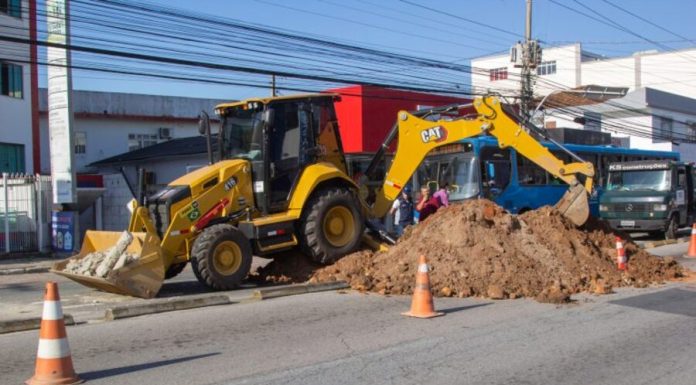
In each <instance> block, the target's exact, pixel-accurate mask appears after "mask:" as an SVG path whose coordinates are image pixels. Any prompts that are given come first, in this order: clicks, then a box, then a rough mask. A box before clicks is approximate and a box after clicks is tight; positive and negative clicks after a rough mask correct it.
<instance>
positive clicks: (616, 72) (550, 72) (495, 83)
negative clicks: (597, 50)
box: [471, 44, 696, 161]
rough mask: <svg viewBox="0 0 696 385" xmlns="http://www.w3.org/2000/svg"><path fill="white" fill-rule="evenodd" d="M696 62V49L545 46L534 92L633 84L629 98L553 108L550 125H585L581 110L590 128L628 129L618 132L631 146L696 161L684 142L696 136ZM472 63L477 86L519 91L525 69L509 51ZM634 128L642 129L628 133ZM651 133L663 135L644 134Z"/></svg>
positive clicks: (549, 112)
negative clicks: (606, 53) (613, 51)
mask: <svg viewBox="0 0 696 385" xmlns="http://www.w3.org/2000/svg"><path fill="white" fill-rule="evenodd" d="M695 65H696V48H691V49H685V50H679V51H673V52H667V53H664V52H662V53H661V52H656V51H646V52H637V53H635V54H633V55H632V56H629V57H620V58H605V57H601V56H599V55H594V54H591V53H589V52H586V51H583V50H582V46H581V44H572V45H566V46H561V47H553V48H545V49H544V51H543V55H542V63H541V65H540V66H539V67H538V68H537V70H536V72H537V76H536V77H535V78H536V83H535V86H534V93H535V96H537V97H543V96H546V95H548V94H549V93H551V92H553V91H557V90H562V89H571V88H578V87H583V86H589V85H599V86H603V87H624V88H627V89H628V94H627V95H626V96H625V97H623V98H618V99H612V100H610V101H607V102H604V103H602V104H601V105H594V106H582V107H581V108H577V109H575V110H573V109H571V110H570V111H568V110H567V109H566V111H564V112H559V111H552V110H547V111H546V116H545V119H546V120H545V125H546V126H547V127H571V128H583V126H582V125H579V124H577V123H574V122H573V120H572V118H571V117H570V116H569V115H568V114H567V113H568V112H571V113H572V112H575V113H576V114H580V115H585V116H586V117H588V118H590V119H587V120H586V121H587V125H586V126H584V128H585V129H590V127H593V129H596V128H597V124H598V123H599V126H600V129H601V130H602V131H607V132H623V133H624V134H623V135H622V134H617V135H618V136H619V137H622V136H623V137H625V138H626V140H623V141H622V142H623V143H627V144H629V145H630V147H631V148H642V149H655V150H670V151H678V152H680V153H681V155H682V159H684V160H688V161H696V147H694V145H693V144H686V143H679V142H681V141H683V140H684V139H690V140H694V139H696V123H694V122H696V108H695V107H696V72H695V71H694V70H693V69H694V66H695ZM471 66H472V67H473V70H472V86H473V87H474V89H475V90H477V91H483V90H486V89H489V90H493V91H499V92H501V93H503V94H507V95H510V94H519V89H520V69H519V68H515V67H514V66H513V64H512V63H511V62H510V56H509V55H508V54H501V55H495V56H487V57H481V58H477V59H474V60H472V61H471ZM624 107H627V108H628V109H629V110H628V111H627V110H626V108H624ZM576 114H573V115H575V116H577V115H576ZM646 114H647V115H646ZM622 127H623V129H622ZM630 130H640V131H641V133H640V135H626V132H627V131H630ZM636 132H637V131H636ZM651 135H657V136H660V137H661V139H650V138H645V137H643V136H651Z"/></svg>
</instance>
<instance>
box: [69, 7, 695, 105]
mask: <svg viewBox="0 0 696 385" xmlns="http://www.w3.org/2000/svg"><path fill="white" fill-rule="evenodd" d="M149 1H151V2H154V3H158V4H161V5H167V6H171V7H177V8H181V9H185V10H191V11H195V12H202V13H207V14H211V15H215V16H217V17H224V18H230V19H236V20H240V21H245V22H249V23H255V24H260V25H264V26H268V27H273V28H278V29H283V30H291V31H294V32H297V33H306V34H309V35H311V36H317V37H323V38H328V39H334V40H339V41H342V42H345V43H349V44H357V45H362V46H368V47H372V48H376V49H380V50H389V51H393V52H400V53H407V54H410V55H415V56H422V57H426V58H432V59H437V60H442V61H447V62H456V63H467V60H468V59H469V58H472V57H477V56H482V55H486V54H490V53H494V52H501V51H507V49H508V48H509V47H510V45H512V44H513V43H514V42H515V40H516V39H517V37H516V36H514V35H513V34H510V33H505V32H501V31H498V30H495V29H493V28H486V27H483V26H481V25H477V24H475V23H472V22H470V21H466V20H462V19H460V18H456V17H452V16H447V15H443V14H438V13H436V12H433V11H430V10H426V9H423V8H419V7H417V6H414V5H412V4H408V3H406V2H402V1H399V0H381V1H380V0H351V1H345V0H343V1H341V0H304V1H282V0H235V1H229V0H228V1H224V0H198V1H196V2H191V1H187V0H167V1H163V0H162V1H155V0H149ZM409 1H410V2H412V3H416V4H420V5H423V6H425V7H428V8H433V9H437V10H440V11H442V12H446V13H448V14H451V15H455V16H458V17H461V18H466V19H470V20H473V21H475V22H477V23H481V24H486V25H490V26H493V27H495V28H498V29H502V30H505V31H510V32H513V33H517V34H519V35H520V36H521V35H523V34H524V13H525V1H524V0H460V1H444V0H409ZM553 1H556V2H559V3H562V4H565V5H568V6H572V7H574V8H578V9H581V10H583V11H584V12H587V13H588V14H589V13H591V11H590V10H588V9H587V8H582V6H581V5H579V2H575V1H574V0H535V1H534V19H533V35H534V37H535V38H537V39H541V40H543V41H544V42H549V43H550V44H556V45H560V44H565V43H571V42H576V41H577V42H582V43H583V46H584V48H585V49H586V50H588V51H591V52H594V53H599V54H603V55H607V56H627V55H630V54H631V53H632V52H635V51H639V50H650V49H660V50H664V49H679V48H686V47H692V46H696V44H694V42H695V41H696V26H695V25H694V24H695V23H694V16H696V1H694V0H660V1H655V0H631V1H628V0H610V1H611V2H612V3H614V4H616V5H618V6H620V7H623V8H625V9H626V10H628V11H631V12H633V13H636V14H638V15H640V16H641V17H643V18H646V19H648V20H649V21H651V22H653V23H656V24H658V25H661V26H662V27H663V28H665V29H668V30H669V31H670V32H672V33H673V34H671V33H668V32H666V31H663V30H661V29H659V28H657V27H655V26H651V25H649V24H648V23H646V22H644V21H641V20H638V19H637V18H635V17H633V16H630V15H628V14H626V13H624V12H622V11H620V10H618V9H616V8H614V7H612V6H611V5H609V4H607V3H606V2H604V1H603V0H582V2H581V3H582V4H584V5H585V6H586V7H589V8H590V9H592V10H594V11H596V12H597V13H598V14H594V15H593V16H595V17H601V16H599V15H602V16H605V17H607V18H608V19H610V20H611V21H613V22H615V23H617V24H618V25H619V26H620V27H623V28H625V29H628V30H630V31H632V32H633V33H634V34H637V35H640V36H635V35H633V34H631V33H628V32H624V31H619V30H617V29H613V28H611V27H609V26H606V25H603V24H601V23H599V22H597V21H594V20H590V19H588V18H585V17H583V16H581V15H578V14H576V13H573V12H571V11H569V10H567V9H564V8H563V7H561V6H559V5H557V4H554V2H553ZM675 34H676V35H680V36H683V37H686V38H688V39H690V40H691V41H678V40H682V39H680V38H678V37H676V36H675ZM220 39H225V37H224V36H220ZM642 39H648V40H652V41H653V42H654V43H649V42H646V41H644V40H642ZM655 43H657V44H655ZM279 82H280V83H281V84H282V82H283V79H279ZM74 87H75V88H76V89H91V90H109V91H120V92H142V93H159V94H170V95H182V96H198V97H212V98H244V97H250V96H256V95H260V94H265V91H264V90H260V89H258V88H244V87H230V86H215V85H210V84H198V83H190V82H176V81H165V80H161V79H134V78H123V77H118V78H115V77H114V76H112V75H106V74H94V73H76V74H75V79H74Z"/></svg>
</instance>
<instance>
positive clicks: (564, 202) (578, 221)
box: [555, 184, 590, 226]
mask: <svg viewBox="0 0 696 385" xmlns="http://www.w3.org/2000/svg"><path fill="white" fill-rule="evenodd" d="M555 208H556V210H558V211H559V212H560V213H561V214H562V215H563V216H564V217H566V218H568V219H569V220H570V221H571V222H573V223H574V224H575V226H582V225H584V224H585V222H587V218H588V217H589V216H590V205H589V201H588V199H587V191H586V190H585V188H584V187H583V186H582V185H581V184H576V185H575V186H571V187H570V188H569V189H568V191H566V193H565V194H563V197H561V200H559V201H558V203H556V206H555Z"/></svg>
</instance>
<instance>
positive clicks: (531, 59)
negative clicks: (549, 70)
mask: <svg viewBox="0 0 696 385" xmlns="http://www.w3.org/2000/svg"><path fill="white" fill-rule="evenodd" d="M526 2H527V14H526V19H525V31H524V32H525V33H524V39H525V40H524V42H521V43H517V45H515V47H514V48H513V49H512V51H511V56H510V59H511V61H512V62H514V63H515V67H518V68H521V81H520V115H522V117H524V118H526V119H529V118H531V117H530V116H529V113H530V111H531V110H532V108H531V104H532V99H533V98H534V78H533V74H534V70H535V69H536V67H537V65H539V63H541V47H540V46H539V42H538V41H536V40H533V39H532V0H526Z"/></svg>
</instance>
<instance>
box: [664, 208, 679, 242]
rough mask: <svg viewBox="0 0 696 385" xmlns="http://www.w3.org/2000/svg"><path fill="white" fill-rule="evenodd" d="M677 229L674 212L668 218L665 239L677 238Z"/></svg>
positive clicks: (677, 221)
mask: <svg viewBox="0 0 696 385" xmlns="http://www.w3.org/2000/svg"><path fill="white" fill-rule="evenodd" d="M678 231H679V220H678V219H677V215H676V214H674V215H672V216H671V217H670V218H669V224H667V228H666V229H665V239H677V232H678Z"/></svg>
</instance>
